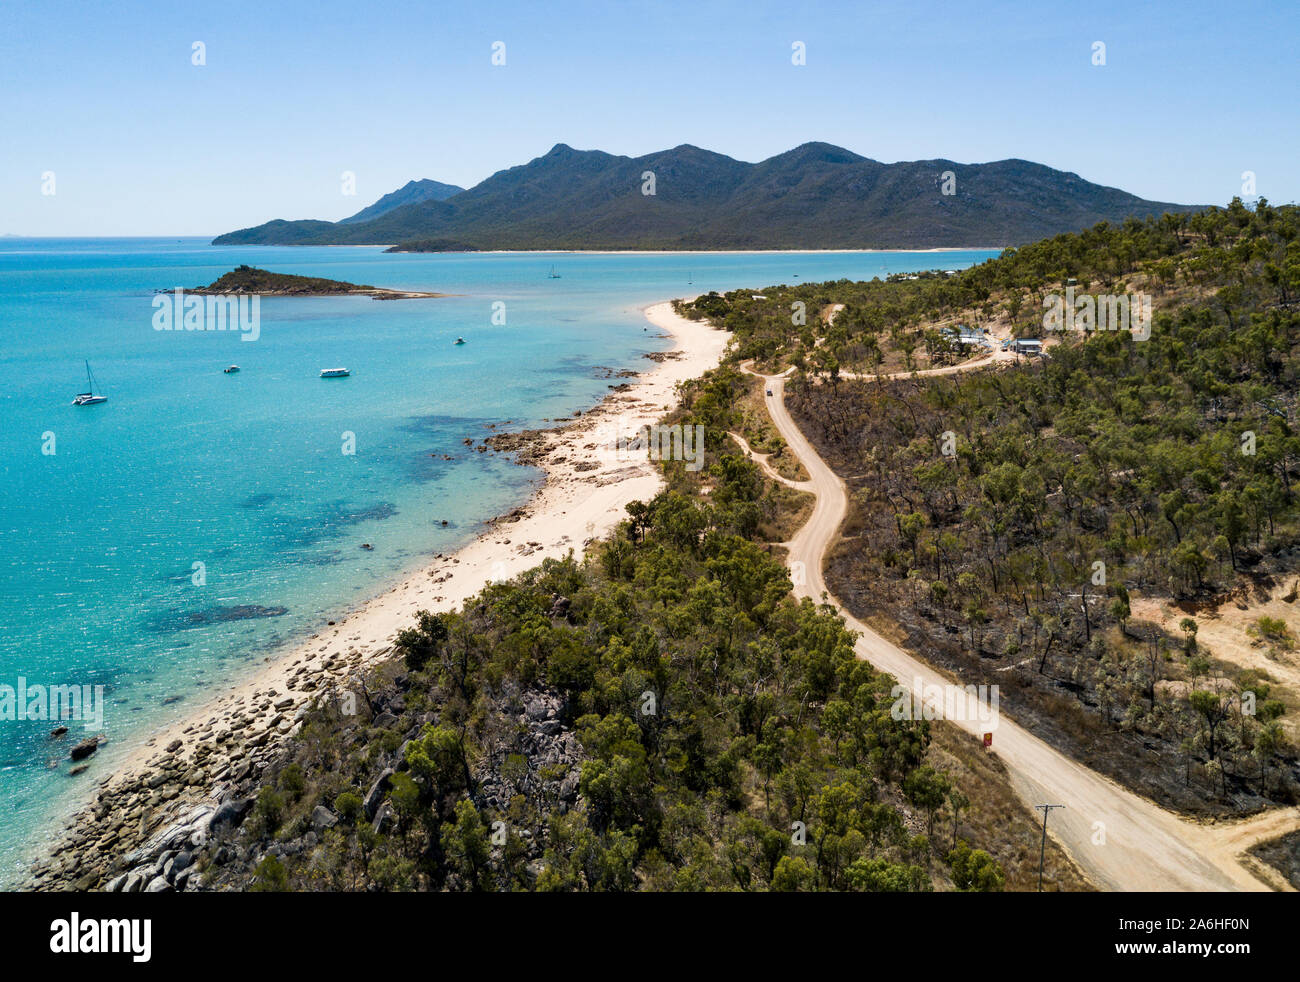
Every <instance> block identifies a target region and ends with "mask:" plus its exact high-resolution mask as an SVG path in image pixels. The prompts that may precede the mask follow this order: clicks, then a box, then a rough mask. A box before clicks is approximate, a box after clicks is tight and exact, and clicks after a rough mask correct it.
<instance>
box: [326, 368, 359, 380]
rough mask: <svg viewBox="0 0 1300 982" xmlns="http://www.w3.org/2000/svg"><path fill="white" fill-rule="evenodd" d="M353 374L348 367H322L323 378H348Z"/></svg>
mask: <svg viewBox="0 0 1300 982" xmlns="http://www.w3.org/2000/svg"><path fill="white" fill-rule="evenodd" d="M351 374H352V373H351V372H349V371H348V370H347V369H346V368H322V369H321V370H320V377H321V378H347V377H348V376H349V375H351Z"/></svg>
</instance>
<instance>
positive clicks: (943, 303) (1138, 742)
mask: <svg viewBox="0 0 1300 982" xmlns="http://www.w3.org/2000/svg"><path fill="white" fill-rule="evenodd" d="M1071 279H1073V280H1074V281H1075V284H1074V285H1075V286H1076V288H1077V289H1078V290H1079V291H1080V292H1084V291H1086V292H1089V293H1092V294H1121V293H1130V292H1136V291H1142V292H1149V293H1151V294H1153V295H1154V298H1155V314H1154V324H1153V328H1152V332H1151V336H1150V339H1149V340H1139V338H1137V337H1135V336H1132V335H1130V334H1129V333H1127V332H1115V331H1107V332H1095V333H1092V334H1081V333H1079V334H1073V335H1070V336H1066V337H1063V338H1061V339H1060V341H1059V343H1057V344H1054V345H1052V346H1051V347H1050V349H1049V357H1047V358H1045V359H1033V360H1030V361H1027V362H1023V363H1020V364H1010V365H1008V366H1006V367H1003V368H1002V369H1000V370H981V371H975V372H967V373H958V374H949V375H936V376H934V377H929V378H926V377H922V376H919V375H918V376H913V377H904V378H895V379H893V380H885V379H879V380H874V379H869V378H868V379H851V378H847V377H843V376H842V375H841V372H842V371H843V369H844V367H845V366H851V367H853V368H863V367H865V368H866V370H867V371H868V372H870V371H871V370H872V368H871V366H872V364H873V363H879V362H882V361H884V362H887V361H888V360H889V359H895V360H897V359H899V358H900V357H901V358H906V356H907V355H908V354H909V353H910V354H912V355H914V356H915V355H919V353H921V352H923V351H925V349H926V347H927V345H929V344H931V343H933V342H936V341H938V340H939V338H938V337H937V336H936V335H937V332H936V331H935V329H934V327H933V325H935V324H936V323H953V322H956V321H962V322H964V323H968V324H971V323H982V324H985V325H990V326H992V325H996V328H997V330H998V331H999V333H1002V334H1003V335H1005V336H1012V335H1018V336H1035V337H1037V336H1039V334H1040V333H1041V331H1042V315H1043V314H1042V312H1043V310H1044V300H1046V299H1048V298H1050V296H1051V295H1052V294H1053V293H1059V292H1061V291H1063V290H1064V289H1065V287H1066V286H1067V285H1069V281H1070V280H1071ZM763 295H764V296H766V297H767V299H766V300H763V301H755V300H754V299H752V297H753V294H752V293H751V292H750V291H736V292H734V293H731V294H727V295H725V296H719V295H709V296H705V297H702V298H700V299H699V300H697V301H696V302H695V304H694V305H693V306H692V308H691V310H692V311H693V312H694V313H695V314H696V315H697V316H708V317H710V318H712V319H715V320H717V321H718V322H720V323H722V324H724V325H726V326H727V327H728V328H729V329H731V330H733V331H734V332H736V336H737V339H738V352H737V356H738V357H740V358H755V359H757V360H758V361H759V363H760V364H762V365H763V366H765V367H768V368H770V369H778V368H781V367H784V366H786V365H794V366H796V367H797V369H798V371H797V373H796V376H795V378H794V380H793V381H791V382H790V383H789V384H788V386H787V404H788V405H789V407H790V409H791V412H792V413H793V415H794V416H795V419H796V421H797V422H798V424H799V426H800V427H801V429H802V430H803V431H804V432H805V433H806V434H807V436H808V437H809V439H810V440H811V442H812V443H813V444H814V446H815V447H816V448H817V449H818V451H819V453H821V454H822V456H823V457H824V458H825V459H826V460H827V461H828V462H829V463H830V464H831V466H832V467H833V468H835V469H836V470H837V471H838V472H839V473H840V474H841V475H842V476H844V478H845V480H846V481H847V483H848V485H849V488H850V491H851V499H852V503H851V511H850V516H849V519H848V521H847V523H846V526H845V527H844V529H843V530H842V533H843V541H842V542H841V544H840V546H839V548H838V549H837V550H836V552H835V553H834V554H833V555H832V556H831V557H830V559H829V561H828V570H827V573H828V576H827V579H828V585H829V586H830V588H831V589H832V590H833V592H834V593H835V594H836V596H837V597H839V598H840V599H841V600H842V601H843V602H844V603H845V604H846V606H848V608H849V609H850V610H852V611H853V612H854V613H855V614H857V615H858V616H860V617H862V618H864V619H868V620H875V621H876V622H881V621H886V622H888V623H890V624H893V625H896V626H897V627H898V628H899V629H900V630H901V631H902V632H903V635H904V636H905V638H906V641H905V643H906V645H907V646H908V647H910V648H911V649H913V650H915V651H918V652H923V653H924V656H925V657H926V658H927V659H928V660H930V661H932V662H933V663H936V664H938V665H940V666H942V667H944V668H947V669H949V670H951V671H953V672H955V673H957V675H958V677H960V678H962V679H963V681H964V682H971V683H980V682H987V683H999V684H1000V685H1001V687H1002V705H1003V708H1004V710H1005V711H1007V712H1008V713H1009V714H1010V715H1012V716H1013V717H1014V718H1016V719H1017V720H1018V721H1020V722H1022V723H1023V724H1025V725H1026V726H1028V727H1029V728H1030V729H1032V730H1034V731H1035V732H1037V733H1038V734H1039V735H1041V736H1043V737H1044V738H1046V739H1048V740H1049V741H1050V742H1052V743H1054V744H1055V745H1057V746H1061V747H1063V748H1065V749H1067V750H1068V752H1069V753H1071V755H1073V756H1074V757H1076V758H1077V759H1079V760H1081V761H1083V762H1084V763H1086V764H1088V765H1089V766H1091V767H1093V768H1095V769H1097V770H1100V771H1102V772H1104V773H1107V774H1110V775H1112V776H1113V777H1115V778H1116V779H1118V780H1120V781H1121V782H1123V783H1126V784H1128V785H1129V786H1130V787H1133V788H1134V789H1135V790H1139V791H1141V792H1142V793H1144V794H1147V795H1149V796H1151V797H1153V798H1155V799H1156V800H1157V801H1158V802H1160V803H1161V804H1164V805H1167V806H1171V807H1175V808H1178V809H1181V810H1183V811H1186V812H1191V813H1196V814H1219V815H1228V814H1239V813H1242V812H1246V811H1251V810H1255V809H1258V808H1260V807H1262V806H1264V805H1267V804H1269V803H1272V802H1281V803H1287V802H1293V801H1295V800H1297V779H1298V778H1300V763H1298V762H1297V757H1296V749H1295V737H1296V730H1295V722H1294V718H1295V711H1296V708H1297V695H1298V694H1297V693H1296V692H1294V691H1293V690H1290V689H1288V688H1287V687H1285V686H1282V685H1280V684H1279V682H1278V676H1277V675H1276V673H1271V672H1270V671H1269V670H1268V669H1267V667H1265V668H1260V667H1257V666H1246V665H1244V664H1241V663H1239V662H1234V661H1231V660H1229V659H1228V657H1227V656H1226V654H1223V653H1216V651H1215V650H1213V649H1212V648H1211V647H1210V646H1208V645H1205V644H1203V643H1198V641H1197V637H1196V633H1195V627H1196V624H1195V621H1194V620H1191V619H1187V620H1185V621H1184V624H1183V626H1182V627H1181V628H1180V629H1178V630H1169V629H1166V628H1162V627H1160V626H1159V625H1156V624H1154V623H1151V622H1147V621H1143V620H1142V619H1141V618H1139V617H1135V616H1133V612H1132V611H1133V607H1134V605H1136V603H1137V601H1138V599H1139V598H1156V599H1159V600H1163V601H1167V602H1169V603H1172V604H1176V605H1182V607H1183V609H1185V610H1187V611H1189V612H1195V611H1197V610H1206V609H1213V608H1214V607H1215V606H1217V605H1219V604H1222V603H1224V602H1226V601H1228V600H1229V599H1231V598H1238V599H1239V601H1241V602H1245V601H1246V600H1248V599H1249V598H1250V597H1252V596H1254V595H1255V594H1256V593H1258V592H1268V591H1269V590H1272V589H1274V588H1275V587H1276V586H1278V584H1283V583H1289V582H1290V580H1288V577H1291V578H1294V576H1295V572H1296V567H1295V556H1296V554H1297V553H1296V550H1297V546H1298V545H1300V507H1298V503H1297V498H1296V489H1295V483H1296V479H1297V476H1298V475H1297V473H1296V468H1297V465H1298V464H1300V437H1298V436H1297V435H1296V433H1295V430H1294V420H1295V419H1296V414H1297V408H1298V407H1297V391H1298V386H1297V381H1298V379H1297V376H1298V374H1300V358H1298V353H1297V344H1298V343H1300V303H1298V302H1297V301H1298V300H1300V210H1297V209H1296V208H1295V207H1291V206H1287V207H1274V206H1271V205H1269V204H1268V203H1267V202H1260V203H1259V205H1258V206H1257V207H1256V208H1255V209H1254V210H1251V209H1247V208H1245V207H1243V206H1242V205H1241V204H1240V202H1234V203H1233V204H1232V205H1231V206H1229V207H1228V208H1226V209H1213V210H1210V211H1207V212H1202V213H1199V214H1196V215H1190V216H1170V215H1166V216H1164V217H1163V218H1161V219H1157V220H1149V221H1145V222H1136V221H1135V222H1128V223H1125V224H1123V225H1120V226H1108V225H1103V226H1098V227H1097V228H1094V229H1091V230H1089V231H1087V232H1085V233H1082V234H1079V235H1068V236H1061V237H1058V238H1055V239H1051V240H1047V241H1044V242H1041V243H1037V244H1035V245H1032V246H1027V247H1025V248H1023V249H1019V250H1014V251H1009V252H1007V253H1006V254H1004V255H1003V256H1002V257H1001V258H999V259H997V260H995V261H992V262H989V263H985V264H982V265H980V266H976V267H974V268H972V269H970V270H966V271H963V272H961V273H957V274H954V275H950V276H949V275H931V276H921V277H918V278H915V279H906V280H905V279H902V278H898V279H896V280H894V281H892V282H881V281H876V282H873V283H870V284H852V283H826V284H811V285H800V286H797V287H770V288H766V289H765V290H764V291H763ZM800 300H801V301H803V302H804V303H805V304H806V305H807V307H808V309H809V310H810V311H815V310H820V309H822V308H824V307H825V306H827V305H829V304H832V303H839V304H843V305H844V310H843V311H842V312H841V313H840V314H839V315H838V316H837V317H835V319H834V321H833V324H832V325H829V326H828V325H826V324H824V323H822V322H820V321H816V320H814V319H813V318H811V317H810V318H809V322H808V325H807V326H806V327H805V328H804V329H803V330H792V328H791V324H790V312H791V305H792V304H793V303H795V302H796V301H800ZM962 356H963V355H962V353H956V355H955V356H954V355H953V354H950V353H948V352H945V351H940V350H935V351H934V352H933V354H932V355H928V356H927V359H926V360H927V364H925V366H924V367H937V365H939V364H943V363H945V362H944V360H945V359H946V358H947V359H951V360H960V358H961V357H962ZM931 359H933V361H931ZM914 367H921V366H919V365H917V366H914ZM945 448H947V451H948V452H945ZM1290 596H1292V598H1294V590H1292V591H1291V593H1290ZM1252 631H1253V632H1254V634H1255V636H1256V637H1257V638H1258V640H1259V642H1260V643H1261V644H1265V645H1268V646H1269V648H1270V650H1272V651H1274V653H1275V655H1274V657H1275V659H1276V657H1278V653H1279V652H1280V653H1281V656H1285V646H1286V643H1287V639H1288V636H1289V632H1288V630H1287V626H1286V624H1285V623H1281V622H1279V621H1278V619H1276V618H1260V619H1257V621H1256V623H1255V624H1254V626H1253V627H1252Z"/></svg>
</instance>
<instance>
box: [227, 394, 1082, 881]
mask: <svg viewBox="0 0 1300 982" xmlns="http://www.w3.org/2000/svg"><path fill="white" fill-rule="evenodd" d="M721 376H722V377H721V378H717V379H706V380H704V381H703V382H701V383H699V384H698V386H697V387H696V391H695V392H694V393H693V395H692V396H690V397H688V399H687V402H686V405H685V408H684V410H683V412H684V413H685V414H686V416H687V418H695V410H697V409H698V410H699V411H700V412H701V413H704V414H708V413H711V412H713V411H714V410H713V409H711V408H710V407H711V406H713V405H714V402H713V400H714V399H716V398H717V396H718V395H719V392H720V391H721V389H722V388H723V387H726V386H729V385H731V384H732V383H733V382H734V381H735V380H734V378H733V377H732V375H731V373H730V372H729V371H727V370H724V371H723V372H722V373H721ZM724 379H726V381H724ZM724 439H725V438H724ZM666 467H668V469H669V470H670V471H674V472H675V473H674V474H673V476H672V480H671V481H670V486H669V487H668V488H667V489H665V490H664V491H663V492H662V493H660V494H659V495H658V496H656V497H655V498H654V499H653V500H651V501H648V502H639V503H635V504H634V505H632V506H630V507H629V509H628V510H629V519H628V521H627V522H625V523H624V524H623V525H622V526H621V527H620V528H619V529H618V531H617V532H616V533H615V534H613V535H612V536H610V537H609V538H608V539H607V540H605V541H604V542H602V543H600V544H599V545H598V546H597V547H596V548H594V549H593V550H592V551H591V552H590V554H589V555H588V557H587V558H586V559H584V560H582V561H579V560H577V559H576V558H574V557H572V556H570V557H569V558H567V559H565V560H547V561H545V562H544V563H543V564H542V565H541V566H540V567H537V568H535V569H533V570H531V571H529V572H528V573H526V574H524V575H523V576H521V577H519V578H517V579H516V580H514V581H511V582H508V583H501V584H494V585H492V586H489V587H488V588H486V589H485V590H484V591H483V592H482V593H481V594H480V595H479V596H478V597H476V598H474V599H472V600H471V601H469V602H468V603H467V604H466V605H465V606H464V608H463V609H462V610H461V611H458V612H455V613H448V614H439V615H433V614H428V613H424V614H421V615H420V616H419V618H418V619H417V621H416V622H415V623H414V624H413V625H412V626H411V627H410V628H409V629H407V630H405V631H403V632H402V633H401V634H400V635H399V636H398V639H397V649H396V653H397V654H398V655H399V658H400V660H397V661H394V662H392V663H390V664H388V665H387V666H384V667H382V668H381V669H379V670H378V671H377V672H376V673H374V674H373V675H372V676H371V677H370V678H369V679H368V680H366V682H365V684H364V685H361V686H359V687H358V688H357V689H356V690H355V691H353V692H347V693H335V694H334V695H333V696H332V697H328V698H322V699H321V700H320V702H319V705H318V708H317V710H316V711H314V712H313V713H312V714H310V715H309V716H308V717H307V718H306V720H305V724H304V727H303V729H302V731H301V733H300V734H299V736H298V738H297V739H296V740H295V741H294V742H293V743H292V745H291V747H290V751H289V754H288V756H287V757H286V759H285V760H284V761H282V763H281V764H280V766H279V767H278V768H277V769H276V770H277V775H276V776H275V777H274V778H272V779H271V780H269V781H265V782H264V783H263V785H262V787H261V788H260V790H259V791H258V792H257V796H256V801H255V804H254V805H253V807H252V812H251V817H250V819H249V820H248V821H246V822H245V823H244V827H243V829H242V830H241V833H240V836H239V837H238V838H232V840H231V842H230V845H228V846H226V847H225V848H223V847H222V845H221V844H217V846H216V851H215V852H214V853H213V855H214V857H216V856H219V857H220V860H221V861H220V862H216V861H215V859H214V860H212V861H210V862H209V863H207V864H206V866H205V876H206V878H207V880H206V882H208V884H209V885H211V886H216V887H221V886H237V887H243V886H247V885H249V884H251V885H252V886H253V887H254V888H256V889H366V888H368V889H454V890H480V889H499V890H500V889H505V890H513V889H527V890H630V889H648V890H680V889H692V890H873V891H878V890H908V891H914V890H930V889H961V890H999V889H1004V888H1007V887H1012V888H1016V889H1023V888H1027V887H1028V886H1029V885H1030V883H1031V882H1032V877H1033V874H1034V872H1035V870H1036V867H1035V865H1034V864H1035V863H1036V860H1037V854H1036V853H1035V852H1034V850H1033V849H1032V848H1028V847H1029V846H1032V845H1033V842H1034V833H1033V822H1032V819H1031V818H1029V817H1028V816H1026V815H1024V814H1020V815H1018V816H1016V815H1015V807H1014V806H1013V805H1011V804H1010V803H1009V800H1008V799H1009V791H1007V789H1006V787H1005V775H1003V774H1001V773H1000V769H999V768H998V767H997V765H996V764H995V762H993V761H989V760H987V759H986V758H984V756H983V754H982V752H981V751H979V749H978V748H977V747H976V746H975V744H974V742H973V741H970V740H969V739H954V734H951V733H945V734H944V735H943V739H942V740H941V741H939V742H936V739H935V734H934V732H933V727H934V724H932V723H930V722H927V721H925V720H915V721H911V720H906V721H901V722H900V721H898V720H895V719H894V718H893V717H892V716H891V712H890V710H891V706H892V705H893V703H894V696H893V695H892V694H891V688H892V686H893V684H894V683H893V680H892V679H890V678H888V677H887V676H884V675H882V674H880V673H878V672H876V671H875V670H873V669H872V668H871V667H870V666H869V665H868V664H866V663H865V662H862V661H860V660H858V659H856V658H855V657H854V654H853V647H852V637H851V635H850V634H849V633H848V632H847V631H846V630H845V628H844V625H843V623H842V621H841V620H840V619H839V617H838V616H836V615H835V614H834V613H832V612H831V611H829V610H827V609H824V608H818V607H816V606H814V605H813V604H811V603H810V602H807V601H805V602H803V603H797V602H795V601H794V600H793V599H792V598H791V597H790V595H789V593H790V583H789V580H788V578H787V575H786V572H785V569H784V568H783V567H782V565H781V564H780V563H779V562H777V561H776V560H775V559H774V558H773V557H772V556H771V555H769V554H768V552H767V551H766V550H765V549H764V547H763V546H762V545H761V543H759V542H758V541H755V540H754V539H753V538H752V537H751V534H752V530H753V529H754V528H755V527H756V524H757V521H758V519H757V517H756V512H757V510H758V507H759V498H760V495H761V489H762V481H761V479H760V475H759V474H758V473H757V470H756V468H755V466H754V465H753V464H752V463H750V462H749V461H747V460H745V459H744V458H743V457H742V456H740V455H738V454H736V453H735V452H734V449H732V450H728V449H726V448H725V446H724V445H722V444H719V445H718V447H717V449H716V451H714V452H712V453H711V455H710V467H709V468H708V469H707V474H706V475H704V476H696V475H692V474H691V473H690V472H687V471H685V470H684V469H683V468H681V467H680V465H679V464H671V463H670V464H667V465H666ZM696 481H698V482H700V483H701V484H702V485H706V486H708V487H709V488H710V492H709V493H708V494H707V495H692V494H690V493H689V486H690V484H691V483H692V482H696ZM357 698H360V705H357V704H356V702H355V701H354V700H356V699H357ZM941 725H942V724H941ZM1008 812H1010V813H1011V814H1012V815H1013V816H1014V817H1015V818H1016V819H1017V820H1018V821H1017V822H1013V823H1012V824H1011V827H1010V828H1008V827H1007V824H1006V823H1007V817H1008V815H1007V813H1008ZM976 816H978V818H976ZM976 829H978V830H979V836H978V837H976V836H975V831H976ZM1012 830H1014V831H1015V832H1018V833H1019V837H1020V841H1019V842H1018V843H1016V844H1015V845H1011V846H1009V845H1008V843H1007V841H1006V836H1007V834H1008V832H1010V831H1012ZM308 836H310V838H307V837H308ZM304 843H305V845H304ZM990 850H992V851H990ZM999 850H1000V851H1002V852H1003V853H1004V854H1005V855H1006V856H1007V858H1008V862H1009V864H1010V869H1008V864H1007V863H1003V862H1000V861H999V860H998V858H996V857H995V855H994V853H996V852H998V851H999ZM1049 877H1051V879H1052V882H1053V883H1054V884H1056V885H1057V886H1058V887H1062V888H1066V887H1068V888H1077V887H1078V886H1080V885H1081V880H1080V878H1079V877H1078V874H1077V872H1076V871H1075V870H1074V869H1073V867H1072V865H1071V864H1069V862H1068V861H1067V860H1065V859H1064V858H1063V857H1062V856H1061V855H1060V854H1059V853H1058V852H1056V851H1055V850H1053V852H1052V854H1051V855H1050V856H1049Z"/></svg>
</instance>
